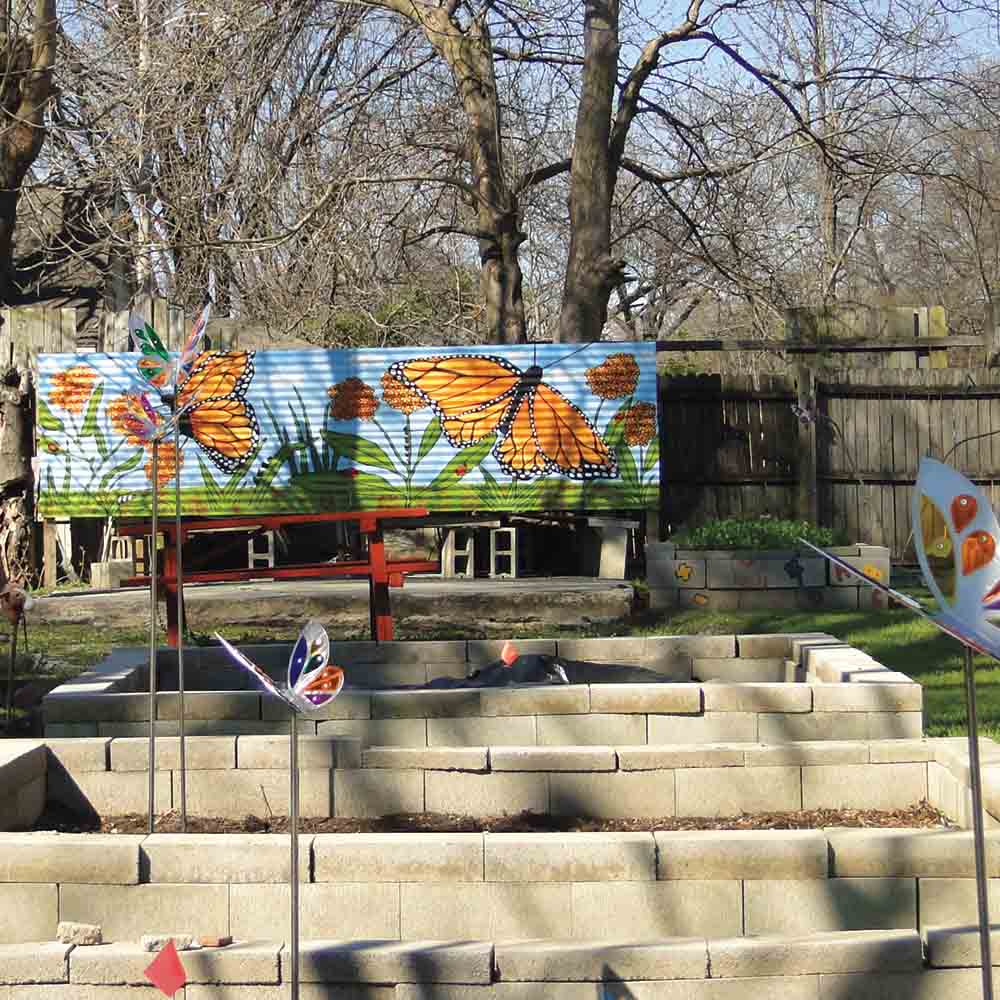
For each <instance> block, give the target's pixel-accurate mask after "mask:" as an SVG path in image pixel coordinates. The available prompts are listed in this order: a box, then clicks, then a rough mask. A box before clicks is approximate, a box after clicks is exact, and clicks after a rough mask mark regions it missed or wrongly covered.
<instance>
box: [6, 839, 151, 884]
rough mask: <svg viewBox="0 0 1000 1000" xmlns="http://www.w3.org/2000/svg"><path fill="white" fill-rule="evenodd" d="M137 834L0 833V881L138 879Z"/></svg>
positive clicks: (120, 881)
mask: <svg viewBox="0 0 1000 1000" xmlns="http://www.w3.org/2000/svg"><path fill="white" fill-rule="evenodd" d="M142 840H143V838H142V837H141V836H131V835H128V834H120V835H119V834H100V833H60V834H46V833H31V834H17V833H0V882H88V883H92V884H110V885H118V884H121V885H128V884H135V883H137V882H138V881H139V845H140V843H142Z"/></svg>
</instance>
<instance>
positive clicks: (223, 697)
mask: <svg viewBox="0 0 1000 1000" xmlns="http://www.w3.org/2000/svg"><path fill="white" fill-rule="evenodd" d="M128 697H141V696H140V695H134V696H133V695H129V696H128ZM260 702H261V695H260V693H259V692H257V691H187V692H185V694H184V718H185V720H186V719H211V720H213V721H215V720H222V719H259V718H260ZM180 712H181V699H180V695H179V694H177V693H176V692H173V691H164V692H163V693H162V694H160V696H159V697H158V698H157V699H156V717H157V718H158V719H165V720H171V719H179V718H180ZM148 717H149V716H148V715H147V716H146V718H148Z"/></svg>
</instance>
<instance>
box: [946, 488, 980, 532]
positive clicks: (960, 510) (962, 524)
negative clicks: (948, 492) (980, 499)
mask: <svg viewBox="0 0 1000 1000" xmlns="http://www.w3.org/2000/svg"><path fill="white" fill-rule="evenodd" d="M978 512H979V504H977V503H976V498H975V497H972V496H969V494H968V493H960V494H959V495H958V496H957V497H955V499H954V500H952V502H951V523H952V524H953V525H955V531H956V532H957V533H958V534H961V533H962V532H963V531H964V530H965V528H966V527H968V525H969V523H970V522H971V521H972V520H974V519H975V516H976V514H977V513H978Z"/></svg>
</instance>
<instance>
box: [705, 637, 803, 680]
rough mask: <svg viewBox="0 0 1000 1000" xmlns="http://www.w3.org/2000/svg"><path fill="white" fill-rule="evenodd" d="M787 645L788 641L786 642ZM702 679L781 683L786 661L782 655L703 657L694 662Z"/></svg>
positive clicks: (783, 678) (783, 677)
mask: <svg viewBox="0 0 1000 1000" xmlns="http://www.w3.org/2000/svg"><path fill="white" fill-rule="evenodd" d="M786 645H787V643H786ZM694 673H695V676H696V677H697V678H698V680H700V681H723V682H724V683H727V684H753V683H757V684H779V683H783V682H784V680H785V661H784V659H782V658H781V657H773V658H768V659H763V658H761V659H749V658H747V657H744V656H730V657H720V658H718V659H714V660H711V659H707V658H706V659H701V660H695V662H694Z"/></svg>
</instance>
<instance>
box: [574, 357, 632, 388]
mask: <svg viewBox="0 0 1000 1000" xmlns="http://www.w3.org/2000/svg"><path fill="white" fill-rule="evenodd" d="M586 377H587V384H588V385H589V386H590V391H591V392H592V393H593V394H594V395H595V396H599V397H600V398H601V399H624V398H625V397H626V396H631V395H632V393H633V392H635V387H636V384H637V383H638V381H639V364H638V362H637V361H636V360H635V355H633V354H611V355H609V356H608V357H607V358H605V359H604V361H602V362H601V363H600V364H599V365H597V366H596V367H594V368H588V369H587V373H586Z"/></svg>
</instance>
